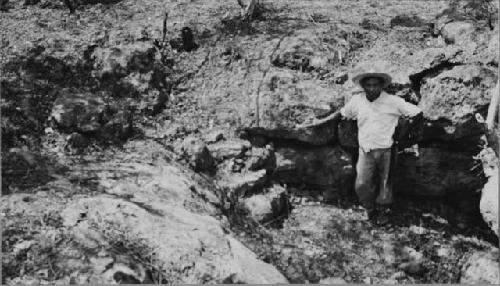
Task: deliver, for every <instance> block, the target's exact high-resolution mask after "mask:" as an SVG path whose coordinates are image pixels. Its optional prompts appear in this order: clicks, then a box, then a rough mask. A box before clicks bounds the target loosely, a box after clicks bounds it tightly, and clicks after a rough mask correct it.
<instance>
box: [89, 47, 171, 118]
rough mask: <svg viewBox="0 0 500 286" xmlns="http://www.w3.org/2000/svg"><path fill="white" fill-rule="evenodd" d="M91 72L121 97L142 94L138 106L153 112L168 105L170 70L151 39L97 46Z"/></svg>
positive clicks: (101, 84) (102, 83) (106, 88)
mask: <svg viewBox="0 0 500 286" xmlns="http://www.w3.org/2000/svg"><path fill="white" fill-rule="evenodd" d="M91 60H92V63H93V71H92V75H93V76H94V77H95V78H97V79H98V80H99V82H100V86H101V87H102V88H103V89H105V90H107V91H108V92H110V93H111V94H112V95H113V96H115V97H118V98H125V97H136V96H139V95H141V102H139V103H138V109H141V110H142V109H148V110H150V111H152V112H154V114H156V113H158V112H160V111H161V109H162V108H164V107H165V102H166V101H167V99H168V94H169V91H170V87H171V86H170V83H169V82H168V81H167V80H168V72H167V70H166V67H165V66H164V65H163V64H162V63H161V56H160V54H159V52H158V50H157V48H156V47H155V46H154V44H153V43H152V42H140V41H138V42H134V43H130V44H119V45H115V46H113V47H112V48H107V47H104V48H101V47H98V48H95V49H94V51H93V53H92V55H91Z"/></svg>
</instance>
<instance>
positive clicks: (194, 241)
mask: <svg viewBox="0 0 500 286" xmlns="http://www.w3.org/2000/svg"><path fill="white" fill-rule="evenodd" d="M186 191H187V190H186ZM62 216H63V218H64V222H63V223H64V225H65V226H66V227H69V228H70V229H73V230H74V232H76V233H78V232H80V231H81V230H80V229H79V227H78V226H79V225H81V224H85V225H87V226H85V229H87V228H88V226H90V225H92V229H93V230H94V231H95V232H96V233H97V234H99V235H102V236H103V237H104V238H107V239H112V238H115V239H120V236H117V235H118V234H120V233H122V234H123V235H125V234H126V236H125V237H127V239H128V240H129V241H134V243H135V244H134V245H135V246H136V247H140V244H141V243H142V244H143V247H149V248H150V249H154V252H155V254H156V255H155V258H156V261H157V264H156V265H157V266H158V267H159V268H160V270H161V271H162V272H163V273H164V274H167V275H168V276H167V277H166V278H167V279H168V282H171V283H189V284H191V283H209V282H212V283H238V282H239V283H256V284H268V283H287V280H286V278H285V277H284V276H283V275H282V274H280V273H279V272H278V270H277V269H276V268H274V267H273V266H272V265H269V264H267V263H265V262H263V261H261V260H259V259H257V257H256V255H255V254H254V253H253V252H251V251H250V250H249V249H248V248H246V247H245V246H244V245H242V244H241V243H240V242H238V241H237V240H235V239H234V238H232V237H231V236H230V235H228V234H226V233H225V232H224V230H223V228H222V227H221V225H220V223H219V222H218V221H217V220H216V219H215V218H213V217H211V216H207V215H199V214H195V213H192V212H190V211H187V210H186V209H185V208H183V207H181V206H175V205H170V206H166V207H163V213H162V215H161V216H160V217H158V214H155V213H151V212H150V211H148V210H147V209H145V208H143V207H141V206H140V205H138V204H134V203H132V202H129V201H126V200H123V199H116V198H111V197H106V196H98V197H94V198H85V199H80V200H77V201H75V202H74V203H72V204H71V205H69V206H68V208H67V209H66V210H64V211H63V213H62ZM115 236H116V237H115ZM97 243H98V244H99V241H97ZM99 246H101V245H100V244H99V245H98V247H99ZM136 250H138V251H139V250H140V249H139V248H137V249H136ZM144 255H148V254H147V253H144ZM117 272H118V270H117V271H115V272H114V273H115V274H111V275H105V274H106V272H105V273H104V274H101V275H102V278H101V279H97V281H100V282H101V283H103V282H106V283H114V282H116V278H117V276H116V273H117ZM122 272H123V271H122ZM125 273H126V272H125ZM106 278H107V279H106ZM94 281H95V280H94ZM138 282H144V281H140V280H139V281H138ZM136 283H137V282H136Z"/></svg>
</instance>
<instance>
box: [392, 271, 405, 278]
mask: <svg viewBox="0 0 500 286" xmlns="http://www.w3.org/2000/svg"><path fill="white" fill-rule="evenodd" d="M405 277H406V273H405V272H404V271H398V272H396V273H394V274H392V275H391V277H390V278H389V279H392V280H397V279H403V278H405Z"/></svg>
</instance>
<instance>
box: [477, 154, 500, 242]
mask: <svg viewBox="0 0 500 286" xmlns="http://www.w3.org/2000/svg"><path fill="white" fill-rule="evenodd" d="M479 157H480V158H481V161H482V162H483V171H484V173H485V175H486V177H487V178H488V182H487V183H486V184H485V185H484V187H483V189H482V192H481V201H480V203H479V209H480V211H481V215H482V216H483V219H484V221H485V222H486V223H487V224H488V225H489V226H490V228H491V229H492V230H493V231H494V232H495V233H496V234H497V236H498V235H499V234H498V158H497V157H496V156H495V153H494V152H493V150H491V149H490V148H487V149H484V150H483V151H482V152H481V153H480V154H479Z"/></svg>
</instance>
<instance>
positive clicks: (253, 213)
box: [243, 185, 289, 223]
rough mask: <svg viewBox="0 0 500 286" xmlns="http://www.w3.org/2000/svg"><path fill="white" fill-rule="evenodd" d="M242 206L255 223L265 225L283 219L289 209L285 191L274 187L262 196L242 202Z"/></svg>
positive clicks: (254, 196) (279, 187)
mask: <svg viewBox="0 0 500 286" xmlns="http://www.w3.org/2000/svg"><path fill="white" fill-rule="evenodd" d="M243 206H244V207H245V208H246V209H247V210H248V212H249V215H250V217H251V218H252V219H254V220H255V221H258V222H260V223H266V222H269V221H272V220H274V219H277V218H280V217H283V216H284V215H286V214H287V211H288V209H289V202H288V195H287V192H286V189H285V188H283V187H281V186H280V185H274V186H273V187H272V188H270V189H268V190H266V191H265V192H264V193H263V194H257V195H253V196H251V197H249V198H246V199H244V200H243Z"/></svg>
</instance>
